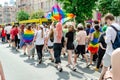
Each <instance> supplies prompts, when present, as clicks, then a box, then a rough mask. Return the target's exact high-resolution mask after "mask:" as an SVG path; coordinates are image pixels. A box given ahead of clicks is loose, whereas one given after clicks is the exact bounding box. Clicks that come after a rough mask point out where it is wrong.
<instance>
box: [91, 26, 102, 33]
mask: <svg viewBox="0 0 120 80" xmlns="http://www.w3.org/2000/svg"><path fill="white" fill-rule="evenodd" d="M94 31H95V29H94V28H93V27H92V28H91V29H90V32H89V33H93V32H94ZM100 32H102V28H101V27H100Z"/></svg>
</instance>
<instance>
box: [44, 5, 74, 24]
mask: <svg viewBox="0 0 120 80" xmlns="http://www.w3.org/2000/svg"><path fill="white" fill-rule="evenodd" d="M74 16H75V15H74V14H72V13H65V12H63V11H62V9H60V7H59V6H58V4H56V5H54V6H53V7H52V10H51V12H49V13H48V14H47V16H46V18H47V19H52V20H56V21H60V22H61V23H64V22H66V21H68V20H70V19H72V18H74Z"/></svg>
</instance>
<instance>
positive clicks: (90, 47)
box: [88, 25, 100, 67]
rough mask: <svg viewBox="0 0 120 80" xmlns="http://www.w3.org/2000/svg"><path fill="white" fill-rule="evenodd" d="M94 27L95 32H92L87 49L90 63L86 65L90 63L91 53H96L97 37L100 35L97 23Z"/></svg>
mask: <svg viewBox="0 0 120 80" xmlns="http://www.w3.org/2000/svg"><path fill="white" fill-rule="evenodd" d="M94 28H95V32H93V34H92V36H91V41H90V44H89V45H88V51H89V52H90V64H89V65H88V67H89V66H91V65H92V61H93V55H95V54H97V53H98V49H99V43H98V39H99V36H100V29H99V28H100V27H99V25H95V26H94Z"/></svg>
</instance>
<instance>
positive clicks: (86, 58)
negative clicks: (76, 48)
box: [83, 54, 88, 64]
mask: <svg viewBox="0 0 120 80" xmlns="http://www.w3.org/2000/svg"><path fill="white" fill-rule="evenodd" d="M83 56H84V58H85V60H86V63H87V64H88V57H87V55H86V54H83Z"/></svg>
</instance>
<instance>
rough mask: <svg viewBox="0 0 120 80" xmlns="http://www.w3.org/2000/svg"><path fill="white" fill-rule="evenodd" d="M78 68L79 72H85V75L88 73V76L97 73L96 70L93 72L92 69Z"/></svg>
mask: <svg viewBox="0 0 120 80" xmlns="http://www.w3.org/2000/svg"><path fill="white" fill-rule="evenodd" d="M77 68H78V69H79V70H81V71H82V72H85V73H88V74H92V73H94V72H95V71H94V70H91V69H90V68H86V67H85V68H82V67H81V66H77Z"/></svg>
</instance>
